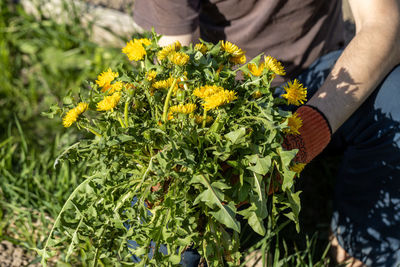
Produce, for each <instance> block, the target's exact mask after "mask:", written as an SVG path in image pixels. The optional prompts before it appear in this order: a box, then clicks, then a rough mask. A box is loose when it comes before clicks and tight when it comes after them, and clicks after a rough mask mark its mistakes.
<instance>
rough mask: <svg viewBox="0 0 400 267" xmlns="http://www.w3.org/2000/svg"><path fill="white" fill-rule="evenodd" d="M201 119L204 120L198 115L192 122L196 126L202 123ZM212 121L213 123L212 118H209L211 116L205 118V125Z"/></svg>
mask: <svg viewBox="0 0 400 267" xmlns="http://www.w3.org/2000/svg"><path fill="white" fill-rule="evenodd" d="M203 119H204V117H203V116H200V115H196V116H194V122H195V123H197V124H201V123H203ZM212 121H213V117H211V116H207V117H206V124H208V123H210V122H212Z"/></svg>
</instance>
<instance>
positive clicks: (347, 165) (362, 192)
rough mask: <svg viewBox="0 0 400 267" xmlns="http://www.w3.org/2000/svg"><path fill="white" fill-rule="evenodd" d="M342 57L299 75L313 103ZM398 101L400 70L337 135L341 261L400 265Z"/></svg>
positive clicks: (336, 224)
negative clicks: (325, 80)
mask: <svg viewBox="0 0 400 267" xmlns="http://www.w3.org/2000/svg"><path fill="white" fill-rule="evenodd" d="M339 55H340V52H334V53H331V54H328V55H326V56H324V57H322V58H321V59H319V60H318V61H316V62H315V63H314V64H313V65H312V66H311V67H310V68H309V70H307V71H306V72H305V73H304V74H302V75H300V77H299V80H300V81H301V82H303V84H304V85H305V86H306V87H308V88H309V97H308V98H310V97H311V96H312V94H313V93H314V92H315V91H316V90H317V89H318V88H319V87H320V86H321V84H322V82H323V81H324V79H325V77H326V75H327V74H328V73H329V71H330V68H331V66H332V65H333V64H334V62H335V60H336V58H337V57H338V56H339ZM398 102H400V67H397V68H396V69H394V70H393V71H392V72H391V73H390V75H388V77H386V79H385V81H384V82H383V83H382V84H381V85H380V86H379V88H377V90H376V91H375V92H374V93H373V94H372V95H371V96H370V97H369V98H368V100H367V101H366V102H365V103H364V104H363V105H362V107H360V108H359V109H358V110H357V111H356V112H355V114H353V116H352V117H351V118H350V119H349V120H348V121H347V122H346V123H345V124H344V125H343V126H342V127H341V128H340V129H339V130H338V132H337V133H336V134H335V135H334V136H333V138H332V141H331V145H330V146H334V148H336V149H340V150H341V151H343V155H344V156H343V162H342V165H341V168H340V172H339V175H338V179H337V186H336V190H335V200H334V205H335V208H334V214H333V218H332V225H331V227H332V231H333V234H334V237H335V238H333V239H332V245H333V246H334V247H336V248H337V250H336V251H337V252H338V254H337V256H340V255H339V254H340V253H342V254H343V255H345V254H347V256H350V255H351V256H353V257H355V258H358V259H360V260H361V261H362V262H364V263H365V264H368V265H372V266H396V264H400V230H398V229H400V108H399V107H400V105H399V104H398ZM338 108H340V107H338ZM341 248H344V250H343V249H342V250H341ZM345 252H347V253H345ZM351 261H354V262H357V261H356V260H355V259H352V260H351ZM360 263H361V262H360ZM354 266H356V265H354Z"/></svg>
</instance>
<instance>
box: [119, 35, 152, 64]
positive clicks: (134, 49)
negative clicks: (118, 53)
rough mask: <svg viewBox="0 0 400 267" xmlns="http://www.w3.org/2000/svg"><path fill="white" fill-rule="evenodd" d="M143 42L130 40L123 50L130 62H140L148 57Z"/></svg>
mask: <svg viewBox="0 0 400 267" xmlns="http://www.w3.org/2000/svg"><path fill="white" fill-rule="evenodd" d="M143 43H144V42H143V41H140V39H139V40H138V39H134V40H130V41H129V42H127V43H126V46H125V47H124V48H122V53H124V54H126V55H127V56H128V58H129V60H133V61H139V60H142V59H143V58H144V56H145V55H146V49H144V47H143Z"/></svg>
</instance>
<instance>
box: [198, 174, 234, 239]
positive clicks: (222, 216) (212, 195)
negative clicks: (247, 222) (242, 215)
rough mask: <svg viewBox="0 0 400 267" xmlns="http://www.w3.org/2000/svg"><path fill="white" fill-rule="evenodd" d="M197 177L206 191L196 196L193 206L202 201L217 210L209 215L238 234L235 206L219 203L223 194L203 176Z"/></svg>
mask: <svg viewBox="0 0 400 267" xmlns="http://www.w3.org/2000/svg"><path fill="white" fill-rule="evenodd" d="M198 177H200V178H201V179H202V180H203V182H202V184H204V185H205V186H206V187H207V189H206V190H205V191H203V192H202V193H201V194H200V195H199V196H197V198H196V199H195V201H194V205H196V204H197V203H199V202H200V201H202V202H204V203H205V204H206V205H207V206H208V207H210V208H214V207H215V208H219V211H217V212H210V213H211V214H212V215H213V216H214V218H215V219H216V220H218V221H219V222H221V223H223V224H224V225H225V226H227V227H229V228H231V229H233V230H235V231H236V232H238V233H239V232H240V224H239V222H238V221H237V220H236V219H235V215H236V208H235V205H234V204H233V203H232V202H230V203H229V204H227V205H223V204H222V202H221V198H223V197H224V195H223V193H222V192H221V191H220V190H219V189H218V188H215V187H213V186H212V185H211V184H210V182H209V181H208V179H207V178H206V177H205V175H203V174H199V175H198Z"/></svg>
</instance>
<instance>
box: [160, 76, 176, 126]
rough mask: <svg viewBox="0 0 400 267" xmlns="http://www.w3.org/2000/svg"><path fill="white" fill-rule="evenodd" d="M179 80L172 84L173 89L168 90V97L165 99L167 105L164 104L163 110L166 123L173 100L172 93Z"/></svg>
mask: <svg viewBox="0 0 400 267" xmlns="http://www.w3.org/2000/svg"><path fill="white" fill-rule="evenodd" d="M176 81H177V79H176V78H175V79H174V81H173V82H172V84H171V87H170V88H169V90H168V94H167V97H166V98H165V103H164V110H163V115H162V121H163V122H164V123H166V122H167V117H168V107H169V100H170V98H171V95H172V92H173V91H174V88H175V85H176Z"/></svg>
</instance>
